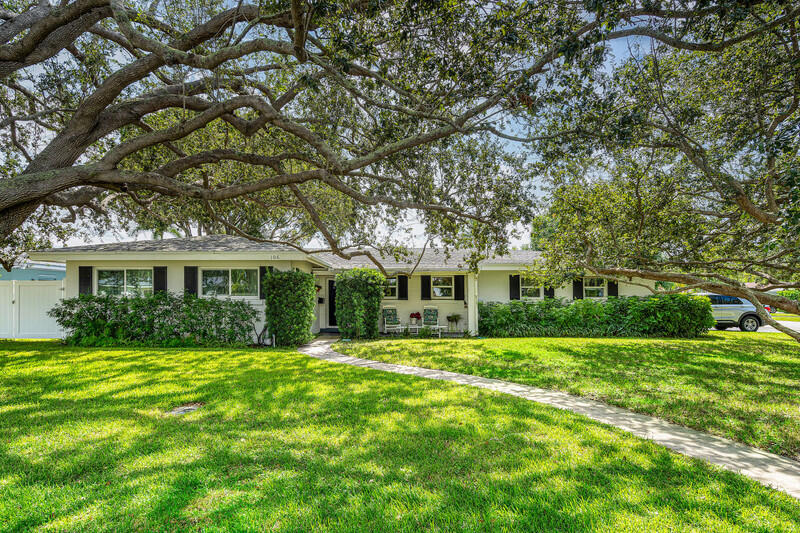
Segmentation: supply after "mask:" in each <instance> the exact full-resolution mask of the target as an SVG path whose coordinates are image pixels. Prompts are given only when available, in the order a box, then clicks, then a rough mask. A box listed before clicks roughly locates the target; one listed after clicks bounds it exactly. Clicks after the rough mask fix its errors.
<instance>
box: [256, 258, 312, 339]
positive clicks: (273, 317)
mask: <svg viewBox="0 0 800 533" xmlns="http://www.w3.org/2000/svg"><path fill="white" fill-rule="evenodd" d="M263 285H264V294H265V296H266V300H265V301H266V321H267V330H268V332H269V334H270V335H273V336H274V337H275V345H276V346H300V345H301V344H305V343H307V342H309V341H310V340H311V339H312V338H313V335H312V334H311V326H312V325H313V324H314V306H315V305H316V304H315V300H316V293H317V290H316V287H315V286H314V275H313V274H309V273H308V272H302V271H300V270H287V271H280V270H273V271H271V272H268V273H267V275H266V276H264V283H263Z"/></svg>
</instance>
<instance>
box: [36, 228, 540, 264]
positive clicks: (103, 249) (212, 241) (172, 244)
mask: <svg viewBox="0 0 800 533" xmlns="http://www.w3.org/2000/svg"><path fill="white" fill-rule="evenodd" d="M296 251H297V250H295V249H294V248H292V247H290V246H285V245H279V244H271V243H261V242H255V241H251V240H249V239H246V238H244V237H238V236H235V235H205V236H202V237H186V238H174V239H163V240H149V241H130V242H115V243H108V244H91V245H85V246H71V247H67V248H50V249H48V250H37V252H43V253H49V252H52V253H67V254H69V253H80V252H87V253H159V252H164V253H187V252H202V253H213V252H222V253H226V252H227V253H230V252H250V253H258V252H296ZM32 253H34V254H35V253H36V252H32ZM420 253H422V249H421V248H413V249H411V256H410V257H409V258H400V259H395V258H394V257H388V256H387V257H381V256H378V259H379V260H380V262H381V264H383V267H384V268H385V269H386V270H388V271H397V270H411V269H414V267H415V265H416V270H417V271H422V272H424V271H437V270H439V271H442V270H444V271H447V270H466V269H467V268H468V264H467V261H466V259H467V258H468V257H469V255H470V253H471V251H470V250H451V251H450V253H449V254H445V253H444V252H443V251H442V250H434V249H431V248H427V249H426V250H425V253H424V254H423V256H422V259H421V260H420V261H419V264H418V265H417V258H418V257H419V255H420ZM310 257H313V258H316V259H318V260H321V261H323V262H324V263H327V264H329V265H331V268H333V269H335V270H343V269H348V268H355V267H368V268H369V267H373V266H374V265H373V263H372V261H370V260H369V259H368V258H367V257H364V256H358V257H355V258H353V259H350V260H347V259H342V258H341V257H338V256H336V255H334V254H332V253H329V252H321V253H315V254H310ZM538 257H539V252H534V251H531V250H511V251H509V253H508V254H507V255H504V256H498V257H492V258H489V259H485V260H483V261H481V262H480V266H487V265H529V264H532V263H533V262H534V261H535V260H536V259H537V258H538Z"/></svg>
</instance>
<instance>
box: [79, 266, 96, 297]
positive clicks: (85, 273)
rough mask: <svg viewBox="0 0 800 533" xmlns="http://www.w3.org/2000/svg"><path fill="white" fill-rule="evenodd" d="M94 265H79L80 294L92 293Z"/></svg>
mask: <svg viewBox="0 0 800 533" xmlns="http://www.w3.org/2000/svg"><path fill="white" fill-rule="evenodd" d="M92 292H93V291H92V267H90V266H79V267H78V294H92Z"/></svg>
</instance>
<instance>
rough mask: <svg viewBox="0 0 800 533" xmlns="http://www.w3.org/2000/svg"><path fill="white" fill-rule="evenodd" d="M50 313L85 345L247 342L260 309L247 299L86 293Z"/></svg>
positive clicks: (71, 337) (70, 339)
mask: <svg viewBox="0 0 800 533" xmlns="http://www.w3.org/2000/svg"><path fill="white" fill-rule="evenodd" d="M48 314H49V315H50V316H51V317H53V318H55V320H56V322H58V325H59V326H61V327H62V328H63V329H64V330H65V331H66V332H67V333H68V336H67V339H66V341H67V343H69V344H77V345H80V346H116V345H141V346H166V347H173V346H243V345H247V344H250V343H251V342H252V339H253V333H254V332H255V321H256V316H257V311H256V310H255V309H254V308H253V307H252V306H251V305H250V304H248V303H247V302H245V301H241V300H218V299H215V298H197V297H196V296H192V295H186V296H176V295H174V294H170V293H162V292H159V293H156V294H154V295H151V296H141V297H140V296H137V297H115V296H95V295H91V294H84V295H81V296H79V297H77V298H68V299H65V300H61V302H59V303H58V304H56V306H55V307H53V308H52V309H51V310H50V311H48Z"/></svg>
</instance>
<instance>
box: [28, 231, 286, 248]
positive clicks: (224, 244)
mask: <svg viewBox="0 0 800 533" xmlns="http://www.w3.org/2000/svg"><path fill="white" fill-rule="evenodd" d="M38 251H40V252H276V251H282V252H294V251H296V250H295V249H294V248H291V247H289V246H284V245H279V244H272V243H264V242H255V241H251V240H250V239H246V238H244V237H238V236H235V235H204V236H202V237H185V238H176V239H161V240H151V241H130V242H114V243H108V244H90V245H86V246H70V247H67V248H50V249H47V250H38Z"/></svg>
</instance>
